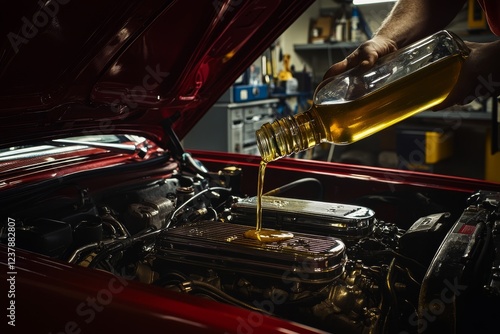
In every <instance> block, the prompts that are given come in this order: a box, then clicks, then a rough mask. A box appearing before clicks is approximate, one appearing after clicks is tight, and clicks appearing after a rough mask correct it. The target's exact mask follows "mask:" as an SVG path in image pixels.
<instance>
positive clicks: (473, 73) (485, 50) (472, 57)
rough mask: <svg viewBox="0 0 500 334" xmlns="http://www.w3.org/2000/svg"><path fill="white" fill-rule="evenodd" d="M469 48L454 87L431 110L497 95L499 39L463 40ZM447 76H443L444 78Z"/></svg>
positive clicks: (499, 90)
mask: <svg viewBox="0 0 500 334" xmlns="http://www.w3.org/2000/svg"><path fill="white" fill-rule="evenodd" d="M465 43H466V45H467V47H468V48H469V49H470V54H469V57H468V58H467V59H466V60H465V62H464V64H463V66H462V70H461V72H460V75H459V77H458V80H457V83H456V85H455V88H453V90H452V91H451V93H450V94H449V95H448V97H447V98H446V99H445V100H444V101H443V102H442V103H440V104H439V105H436V106H435V107H433V108H432V110H442V109H446V108H449V107H451V106H453V105H464V104H468V103H470V102H472V101H473V100H474V99H476V98H488V97H491V96H498V95H499V93H500V64H499V62H498V57H499V56H500V41H495V42H492V43H471V42H465ZM446 79H447V78H443V80H446Z"/></svg>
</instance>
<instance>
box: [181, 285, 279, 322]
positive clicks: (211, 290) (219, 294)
mask: <svg viewBox="0 0 500 334" xmlns="http://www.w3.org/2000/svg"><path fill="white" fill-rule="evenodd" d="M189 282H190V283H191V285H192V287H193V291H196V290H199V291H201V292H204V293H207V294H210V295H212V296H214V297H215V298H217V299H219V300H222V301H225V302H226V303H228V304H231V305H234V306H239V307H242V308H245V309H249V310H251V311H255V312H259V313H263V314H266V315H271V316H274V314H272V313H270V312H268V311H266V310H263V309H260V308H258V307H255V306H252V305H250V304H247V303H245V302H242V301H241V300H239V299H236V298H234V297H233V296H230V295H228V294H227V293H225V292H223V291H221V290H219V289H217V288H216V287H214V286H213V285H210V284H208V283H205V282H200V281H189Z"/></svg>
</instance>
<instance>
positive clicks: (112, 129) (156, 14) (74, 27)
mask: <svg viewBox="0 0 500 334" xmlns="http://www.w3.org/2000/svg"><path fill="white" fill-rule="evenodd" d="M312 2H313V1H312V0H308V1H302V0H301V1H299V0H296V1H281V0H258V1H230V0H218V1H195V2H193V1H179V0H175V1H160V0H147V1H132V0H126V1H118V0H113V1H105V2H102V1H98V0H90V1H85V2H80V1H66V0H64V1H63V0H54V1H51V2H46V3H45V2H43V1H39V2H32V1H16V2H12V3H10V4H9V10H5V11H2V13H1V14H0V21H1V22H2V25H1V27H0V29H1V30H0V31H1V35H2V36H6V38H4V39H3V41H2V45H1V47H2V50H4V51H3V53H2V56H1V57H0V68H1V69H2V70H1V71H0V105H1V107H0V132H1V133H2V143H1V145H2V146H4V147H5V146H13V145H16V144H19V143H22V142H29V141H35V140H41V139H50V138H57V137H64V136H70V135H71V136H76V135H80V134H82V133H85V134H89V133H119V132H122V133H134V134H140V135H144V136H146V137H148V138H150V139H153V140H155V141H157V142H162V141H164V140H167V139H166V138H165V137H164V132H163V125H162V122H163V120H165V119H170V121H169V122H170V124H172V127H173V128H174V130H175V131H176V133H177V135H178V136H179V137H180V138H182V137H183V136H184V135H185V134H186V133H188V131H189V130H190V129H191V128H192V126H193V125H194V124H195V123H196V122H197V121H198V120H199V119H200V118H201V117H202V116H203V114H204V113H205V112H206V111H207V110H208V109H209V108H210V107H211V106H212V105H213V103H215V101H217V99H218V98H219V97H220V96H221V95H222V94H223V93H224V91H225V90H226V89H227V88H228V87H229V86H230V85H231V84H232V83H233V82H234V81H235V80H236V79H237V77H238V76H239V75H240V74H241V73H242V72H243V71H244V70H245V69H246V68H247V67H248V66H249V65H250V64H251V63H252V62H253V61H254V60H255V59H256V58H257V57H258V56H259V55H260V54H262V52H263V51H264V50H265V49H266V48H267V47H268V46H269V45H270V44H271V42H273V41H274V40H275V39H276V38H277V37H278V36H279V35H280V34H281V32H282V31H284V30H285V29H286V27H287V26H288V25H289V24H291V23H292V22H293V21H294V20H295V19H296V18H297V17H298V16H299V15H300V14H301V13H302V12H303V11H304V10H305V9H306V8H307V7H308V6H309V5H310V4H311V3H312ZM169 126H170V125H169Z"/></svg>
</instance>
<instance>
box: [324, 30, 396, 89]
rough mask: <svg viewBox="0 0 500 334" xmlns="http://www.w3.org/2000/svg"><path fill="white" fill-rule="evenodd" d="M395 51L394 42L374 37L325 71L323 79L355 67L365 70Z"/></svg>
mask: <svg viewBox="0 0 500 334" xmlns="http://www.w3.org/2000/svg"><path fill="white" fill-rule="evenodd" d="M396 50H397V45H396V43H395V42H394V41H392V40H391V39H389V38H386V37H382V36H375V37H373V38H372V39H370V40H368V41H366V42H364V43H362V44H361V45H360V46H359V47H358V48H357V49H356V50H354V52H353V53H351V54H350V55H349V56H347V57H346V58H345V59H344V60H342V61H340V62H338V63H336V64H333V65H332V66H331V67H330V68H329V69H328V71H326V73H325V75H324V77H323V79H326V78H329V77H332V76H335V75H338V74H340V73H343V72H345V71H347V70H350V69H351V68H354V67H356V66H359V67H360V69H362V70H367V69H369V68H370V67H372V66H373V65H375V62H376V61H377V59H379V58H380V57H382V56H385V55H386V54H389V53H391V52H394V51H396Z"/></svg>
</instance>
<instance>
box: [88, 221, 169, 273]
mask: <svg viewBox="0 0 500 334" xmlns="http://www.w3.org/2000/svg"><path fill="white" fill-rule="evenodd" d="M161 231H162V230H156V229H153V228H147V229H146V230H144V231H143V232H142V233H141V234H139V235H136V236H134V237H131V238H128V239H120V240H116V242H114V243H112V244H110V245H108V246H107V247H106V248H104V249H103V250H101V251H100V252H99V253H97V255H96V256H95V257H94V258H93V259H92V261H91V262H90V263H89V265H88V267H89V268H95V267H97V265H98V264H99V263H100V262H101V261H102V260H104V259H105V258H107V257H108V256H110V255H111V254H113V253H115V252H118V251H121V250H124V249H126V248H128V247H130V246H132V245H134V244H136V243H137V242H139V241H142V240H143V239H145V238H147V237H151V236H153V235H155V234H158V233H159V232H161Z"/></svg>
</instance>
